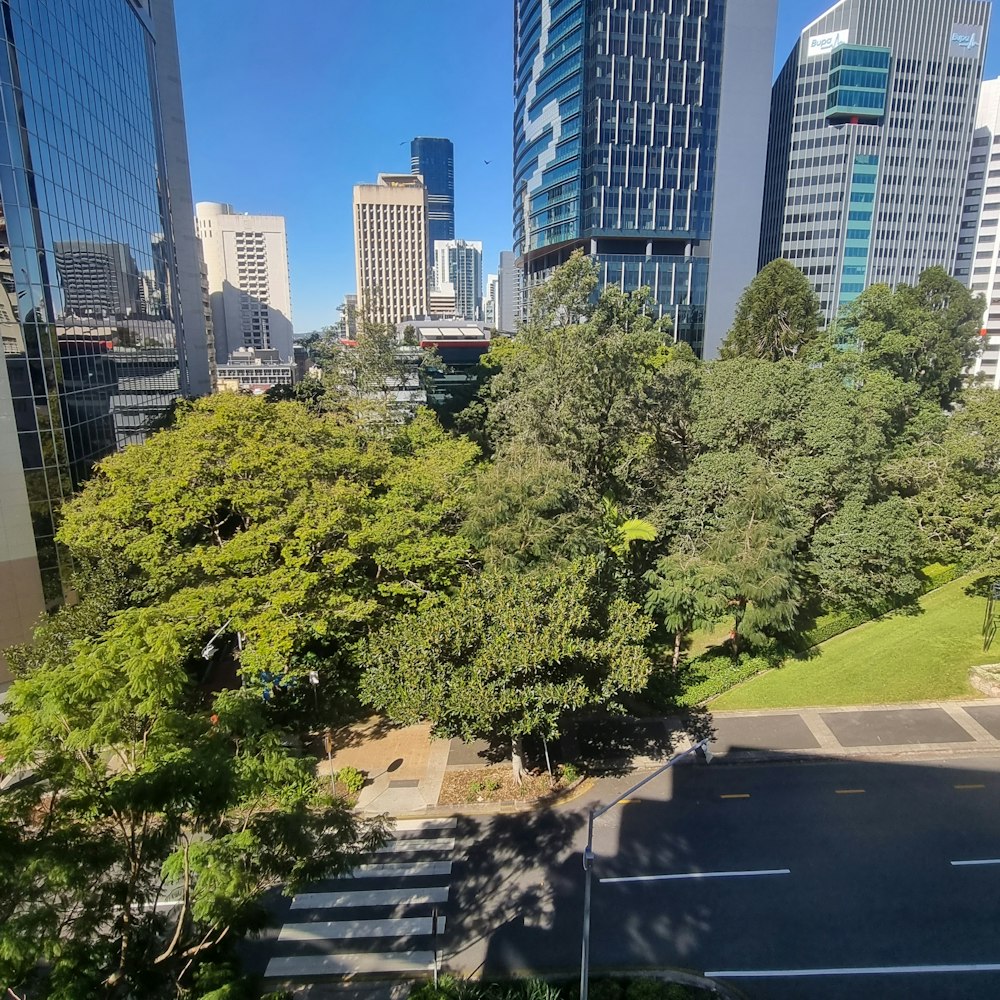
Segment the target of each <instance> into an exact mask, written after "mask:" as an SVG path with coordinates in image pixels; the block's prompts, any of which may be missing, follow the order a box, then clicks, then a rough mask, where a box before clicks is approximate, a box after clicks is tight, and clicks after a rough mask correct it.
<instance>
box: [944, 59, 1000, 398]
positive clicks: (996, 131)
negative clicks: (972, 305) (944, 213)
mask: <svg viewBox="0 0 1000 1000" xmlns="http://www.w3.org/2000/svg"><path fill="white" fill-rule="evenodd" d="M954 274H955V277H956V278H959V279H960V280H962V281H964V282H965V283H966V284H967V285H968V286H969V288H971V289H972V291H973V292H975V293H977V294H980V295H983V296H984V297H985V298H986V314H985V316H983V325H982V330H981V333H982V337H981V340H980V350H979V356H978V357H977V358H976V360H975V361H974V362H973V364H972V368H971V369H970V371H969V374H970V376H972V377H973V378H975V379H977V380H978V381H979V382H980V383H981V384H985V385H989V386H992V388H994V389H1000V79H998V80H987V81H985V82H984V83H983V86H982V90H981V91H980V95H979V109H978V112H977V115H976V132H975V137H974V138H973V140H972V156H971V157H970V161H969V176H968V180H967V182H966V186H965V202H964V204H963V206H962V222H961V228H960V230H959V236H958V253H957V255H956V260H955V271H954Z"/></svg>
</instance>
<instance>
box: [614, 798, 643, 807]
mask: <svg viewBox="0 0 1000 1000" xmlns="http://www.w3.org/2000/svg"><path fill="white" fill-rule="evenodd" d="M638 801H639V799H621V800H620V801H619V803H618V805H620V806H627V805H628V804H629V803H630V802H638Z"/></svg>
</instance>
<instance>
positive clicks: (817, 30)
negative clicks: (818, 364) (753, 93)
mask: <svg viewBox="0 0 1000 1000" xmlns="http://www.w3.org/2000/svg"><path fill="white" fill-rule="evenodd" d="M989 17H990V4H989V3H988V2H987V0H840V3H837V4H835V5H834V6H832V7H831V8H830V9H829V10H828V11H827V12H826V13H825V14H822V15H821V16H820V17H818V18H817V19H816V20H815V21H813V22H812V23H811V24H810V25H808V26H807V27H806V28H805V29H804V30H803V31H802V34H801V36H800V38H799V41H798V42H797V44H796V45H795V47H794V49H793V50H792V52H791V55H790V56H789V57H788V60H787V62H786V63H785V65H784V68H783V69H782V70H781V72H780V74H779V75H778V78H777V80H776V81H775V84H774V89H773V94H772V101H771V129H770V135H769V137H768V164H767V182H766V185H765V190H766V197H765V203H764V221H763V226H762V231H761V253H760V264H761V266H763V265H764V264H766V263H767V262H768V261H770V260H773V259H774V258H776V257H785V258H787V259H788V260H790V261H791V262H792V263H793V264H795V265H796V266H798V267H799V268H801V269H802V270H803V271H804V272H805V274H806V276H807V277H808V278H809V280H810V282H811V283H812V285H813V288H814V289H815V290H816V293H817V295H818V296H819V299H820V304H821V307H822V310H823V314H824V316H825V318H826V319H827V321H831V320H833V319H834V318H835V317H836V315H837V314H838V312H839V311H840V309H841V307H842V306H845V305H847V304H849V303H850V302H852V301H853V300H854V299H855V298H857V296H858V295H860V294H861V292H862V291H863V290H864V289H865V288H867V287H868V286H869V285H871V284H875V283H885V284H888V285H891V286H896V285H898V284H901V283H903V284H911V283H913V282H914V281H915V280H916V279H917V278H918V277H919V275H920V273H921V272H922V271H923V270H925V269H926V268H928V267H931V266H934V265H940V266H943V267H945V268H949V269H950V268H951V267H952V265H953V263H954V259H955V248H956V244H957V241H958V232H959V222H960V216H961V212H962V202H963V198H962V196H963V191H964V187H965V180H966V176H967V172H968V165H969V151H970V145H971V142H972V131H973V125H974V122H975V116H976V107H977V102H978V98H979V86H980V82H981V80H982V73H983V58H984V56H985V52H986V32H987V27H988V24H989Z"/></svg>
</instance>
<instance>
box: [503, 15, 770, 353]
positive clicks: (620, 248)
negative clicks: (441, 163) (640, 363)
mask: <svg viewBox="0 0 1000 1000" xmlns="http://www.w3.org/2000/svg"><path fill="white" fill-rule="evenodd" d="M776 17H777V0H515V54H514V102H515V111H514V204H513V209H514V251H515V253H516V255H517V257H518V259H519V261H520V266H521V267H522V269H523V272H524V288H525V292H526V295H527V297H528V298H529V299H530V294H531V289H532V288H533V287H534V286H536V285H537V284H538V283H539V282H541V281H543V280H545V278H546V277H547V276H548V274H549V273H551V270H552V268H553V267H555V266H557V265H558V264H560V263H562V262H564V261H565V260H566V259H567V257H568V256H569V255H570V254H571V253H572V252H573V250H575V249H577V248H583V249H585V250H586V251H587V252H588V253H589V254H590V255H591V256H592V257H593V258H594V259H595V260H596V261H597V263H598V265H599V268H600V275H601V280H602V283H603V284H604V285H610V284H616V285H619V286H620V287H622V288H624V289H626V290H629V289H634V288H638V287H639V286H641V285H648V286H649V287H650V288H651V289H652V292H653V295H654V296H655V299H656V302H657V304H658V306H659V308H660V310H661V312H662V313H665V314H667V315H669V316H670V317H671V318H672V319H673V321H674V327H675V333H676V335H677V336H678V337H680V338H682V339H684V340H686V341H688V342H690V343H691V344H692V346H694V347H695V349H696V350H698V351H704V353H705V354H706V356H710V355H713V354H714V353H715V351H716V349H717V347H718V344H719V343H721V340H722V339H723V337H724V336H725V334H726V332H727V331H728V328H729V325H730V323H731V321H732V318H733V314H734V312H735V306H736V302H737V300H738V298H739V295H740V293H741V292H742V290H743V288H744V287H745V286H746V284H747V283H748V282H749V281H750V280H751V279H752V278H753V276H754V274H755V273H756V264H757V260H756V258H757V252H756V245H757V243H758V238H759V232H760V206H759V204H757V200H758V196H762V194H763V183H764V164H765V155H766V133H767V115H768V103H769V98H770V87H771V66H772V58H773V50H774V31H775V22H776Z"/></svg>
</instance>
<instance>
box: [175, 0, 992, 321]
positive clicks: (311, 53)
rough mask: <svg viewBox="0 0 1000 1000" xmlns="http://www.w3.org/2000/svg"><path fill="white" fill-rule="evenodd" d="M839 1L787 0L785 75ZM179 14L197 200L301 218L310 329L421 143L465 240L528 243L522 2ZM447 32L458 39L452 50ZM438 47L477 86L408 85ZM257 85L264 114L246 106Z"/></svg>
mask: <svg viewBox="0 0 1000 1000" xmlns="http://www.w3.org/2000/svg"><path fill="white" fill-rule="evenodd" d="M830 3H831V0H779V13H778V33H777V42H776V48H775V66H776V68H778V67H780V66H781V65H782V64H783V63H784V61H785V60H786V58H787V57H788V53H789V51H790V50H791V47H792V45H793V44H794V43H795V39H796V38H797V36H798V34H799V32H800V31H801V30H802V28H803V27H805V25H806V24H808V23H809V22H810V21H812V20H813V19H814V18H816V17H818V16H819V15H820V14H822V13H823V11H824V10H826V9H827V8H828V7H829V6H830ZM176 7H177V22H178V24H177V27H178V34H179V41H180V50H181V67H182V74H183V84H184V99H185V110H186V115H187V123H188V135H189V145H190V157H191V172H192V180H193V188H194V197H195V200H196V201H222V202H232V203H235V204H239V205H250V206H253V208H254V210H255V211H258V212H262V213H272V214H276V215H284V216H285V217H286V218H287V221H288V243H289V255H290V260H289V265H290V270H291V286H292V287H291V292H292V300H293V302H294V304H295V329H296V333H297V334H304V333H307V332H309V331H310V330H314V329H319V328H320V327H322V326H326V325H331V324H333V323H335V322H336V321H337V319H338V316H339V313H338V306H339V305H340V304H341V303H342V302H343V299H344V296H345V295H346V294H350V293H353V292H354V291H355V288H354V283H355V274H354V245H353V242H354V237H353V224H352V216H351V195H352V189H353V186H354V185H355V184H358V183H365V182H370V181H371V180H372V179H373V178H374V177H376V176H377V175H378V174H379V173H391V172H401V173H402V172H408V171H409V169H410V142H411V140H412V139H413V138H414V137H416V136H446V137H447V138H449V139H451V140H452V142H453V143H454V147H455V216H456V220H455V221H456V232H459V233H461V234H462V235H463V236H464V237H465V238H467V239H471V240H481V241H482V243H483V268H484V271H485V272H487V273H492V272H495V271H496V270H497V264H498V259H499V255H500V252H501V251H502V250H508V249H510V248H511V246H512V220H511V207H510V188H511V173H512V167H511V163H512V145H511V137H510V131H511V126H510V122H511V112H512V107H513V100H512V90H513V85H512V65H511V51H512V47H513V42H512V25H513V2H512V0H489V2H488V3H482V4H469V3H467V2H466V0H434V8H435V11H436V12H437V16H436V17H434V18H428V17H427V8H426V5H411V4H406V3H403V2H402V0H386V2H385V3H383V4H377V5H374V4H350V5H343V6H341V5H337V7H336V8H334V7H333V6H330V7H325V6H319V7H313V6H310V7H308V8H306V7H305V6H301V5H290V6H289V7H288V8H287V9H286V10H285V11H284V13H283V17H282V18H281V19H277V20H276V19H275V18H273V16H271V5H270V4H265V2H264V0H212V3H210V4H205V3H203V2H201V0H176ZM442 24H447V25H448V26H449V31H450V32H451V35H450V37H449V42H448V45H446V46H442V45H441V44H440V43H441V37H440V33H441V25H442ZM993 27H994V30H993V32H991V38H990V44H989V47H988V49H987V58H986V77H987V78H995V77H998V76H1000V49H998V45H997V42H996V35H997V33H998V31H1000V26H998V25H996V24H994V26H993ZM219 38H224V39H226V42H225V45H223V46H221V47H220V46H219V43H218V39H219ZM485 39H488V40H489V42H488V43H486V42H484V40H485ZM246 51H266V52H267V53H268V59H269V66H270V67H271V69H272V71H273V72H272V73H271V77H270V83H269V86H268V87H267V88H261V87H260V85H259V80H258V78H257V75H256V74H257V71H258V69H259V67H257V66H256V64H254V63H252V62H244V61H242V60H241V59H240V57H239V54H240V53H242V52H246ZM374 51H378V52H379V54H380V60H382V61H383V63H384V66H385V67H387V68H385V69H382V70H380V72H379V73H377V74H371V73H368V72H367V71H366V67H368V63H369V62H370V58H371V53H372V52H374ZM428 51H433V52H434V53H435V62H434V69H435V72H436V73H439V74H440V76H441V79H442V80H450V79H462V80H464V81H467V82H468V85H467V86H463V87H460V88H459V87H451V88H450V89H449V90H448V93H449V100H448V101H428V100H427V97H426V90H425V89H422V88H417V87H410V88H407V87H405V86H402V85H401V84H403V83H405V82H406V81H407V80H413V79H424V78H425V77H426V73H427V62H426V53H427V52H428ZM470 51H474V52H475V54H476V57H475V59H474V60H471V61H470V59H469V56H468V53H469V52H470ZM229 54H231V58H230V56H229ZM363 71H364V72H365V86H364V87H358V86H357V80H358V79H359V77H360V75H361V74H362V72H363ZM247 92H252V93H253V94H254V95H255V99H254V102H253V103H252V105H248V104H246V103H245V102H244V101H243V100H242V95H243V94H245V93H247ZM345 95H349V96H345ZM219 107H225V108H226V114H225V115H219V113H218V108H219ZM261 122H268V123H270V124H269V127H268V130H267V131H266V132H265V133H264V134H263V136H262V138H263V139H265V141H264V142H262V143H261V144H260V145H259V146H257V147H255V148H254V151H253V155H249V154H248V147H247V144H246V137H247V135H249V134H257V133H258V132H259V130H260V124H261ZM487 160H488V161H490V162H489V163H486V162H485V161H487Z"/></svg>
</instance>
